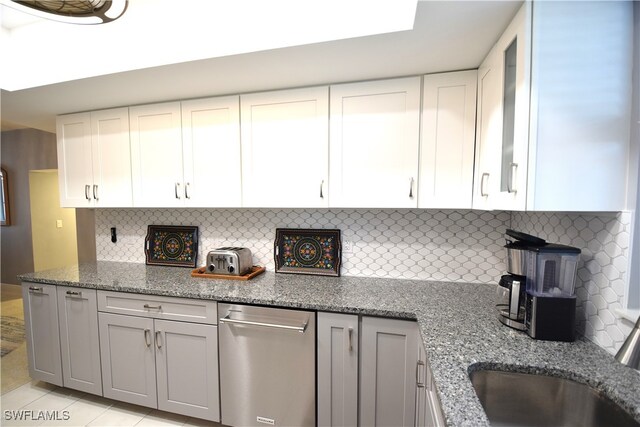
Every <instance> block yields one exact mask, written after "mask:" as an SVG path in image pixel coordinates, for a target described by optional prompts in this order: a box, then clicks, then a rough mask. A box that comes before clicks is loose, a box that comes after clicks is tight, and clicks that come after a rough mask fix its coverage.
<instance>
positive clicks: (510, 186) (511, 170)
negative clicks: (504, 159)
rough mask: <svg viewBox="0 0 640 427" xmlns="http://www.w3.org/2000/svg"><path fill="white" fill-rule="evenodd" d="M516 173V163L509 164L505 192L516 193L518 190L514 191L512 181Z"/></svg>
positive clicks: (514, 187)
mask: <svg viewBox="0 0 640 427" xmlns="http://www.w3.org/2000/svg"><path fill="white" fill-rule="evenodd" d="M517 171H518V164H517V163H511V168H509V181H508V182H507V192H508V193H516V192H517V191H518V190H517V189H516V186H515V185H514V183H513V182H514V180H515V175H516V172H517Z"/></svg>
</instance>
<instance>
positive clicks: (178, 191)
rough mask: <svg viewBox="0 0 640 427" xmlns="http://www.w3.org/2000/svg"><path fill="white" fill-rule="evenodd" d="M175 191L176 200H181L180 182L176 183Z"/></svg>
mask: <svg viewBox="0 0 640 427" xmlns="http://www.w3.org/2000/svg"><path fill="white" fill-rule="evenodd" d="M175 190H176V199H179V198H180V183H179V182H176V186H175Z"/></svg>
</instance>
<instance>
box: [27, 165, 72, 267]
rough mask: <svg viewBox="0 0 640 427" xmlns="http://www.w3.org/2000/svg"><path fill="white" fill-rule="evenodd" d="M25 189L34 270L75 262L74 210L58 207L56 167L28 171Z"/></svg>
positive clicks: (63, 265) (58, 195)
mask: <svg viewBox="0 0 640 427" xmlns="http://www.w3.org/2000/svg"><path fill="white" fill-rule="evenodd" d="M29 189H30V197H31V236H32V242H33V269H34V271H42V270H47V269H50V268H58V267H65V266H68V265H73V264H76V263H77V262H78V245H77V243H76V210H75V209H69V208H61V207H60V193H59V190H58V171H57V170H55V169H54V170H42V171H30V172H29Z"/></svg>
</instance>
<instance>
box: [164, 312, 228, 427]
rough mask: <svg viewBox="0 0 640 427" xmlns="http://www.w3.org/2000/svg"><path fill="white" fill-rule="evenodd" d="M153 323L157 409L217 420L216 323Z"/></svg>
mask: <svg viewBox="0 0 640 427" xmlns="http://www.w3.org/2000/svg"><path fill="white" fill-rule="evenodd" d="M154 323H155V325H154V326H155V333H154V338H155V343H156V373H157V380H158V409H162V410H163V411H169V412H176V413H179V414H184V415H189V416H192V417H197V418H204V419H207V420H213V421H219V420H220V408H219V404H218V402H219V401H220V396H219V389H218V327H217V326H214V325H199V324H196V323H186V322H174V321H167V320H155V321H154Z"/></svg>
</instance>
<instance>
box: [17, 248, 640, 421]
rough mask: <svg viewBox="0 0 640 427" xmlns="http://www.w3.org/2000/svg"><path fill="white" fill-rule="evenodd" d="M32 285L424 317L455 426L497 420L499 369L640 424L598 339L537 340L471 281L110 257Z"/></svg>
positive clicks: (631, 382) (52, 273) (632, 399)
mask: <svg viewBox="0 0 640 427" xmlns="http://www.w3.org/2000/svg"><path fill="white" fill-rule="evenodd" d="M19 278H20V279H21V280H23V281H30V282H40V283H52V284H57V285H67V286H80V287H86V288H96V289H104V290H112V291H121V292H135V293H141V294H153V295H166V296H175V297H185V298H199V299H211V300H216V301H227V302H237V303H248V304H262V305H271V306H279V307H294V308H304V309H312V310H320V311H334V312H341V313H357V314H363V315H374V316H385V317H394V318H405V319H415V320H417V321H418V325H419V328H420V332H421V334H422V340H423V342H424V345H425V349H426V350H427V356H428V359H429V364H430V366H431V369H432V371H433V377H434V380H435V383H436V389H437V394H438V397H439V398H440V403H441V405H442V409H443V412H444V416H445V419H446V423H447V425H449V426H479V425H489V422H488V420H487V417H486V415H485V413H484V410H483V409H482V406H481V405H480V401H479V400H478V398H477V397H476V394H475V391H474V390H473V387H472V385H471V381H470V380H469V372H471V371H473V370H477V369H485V368H494V369H503V370H510V371H518V372H525V373H545V374H549V375H554V376H560V377H565V378H570V379H574V380H577V381H579V382H583V383H587V384H589V385H591V386H593V387H595V388H596V389H598V390H600V391H602V392H603V393H604V394H605V395H607V396H608V397H609V398H611V399H612V400H614V401H615V402H617V403H619V404H620V405H621V406H622V407H623V408H624V409H625V410H626V411H627V412H629V413H630V414H632V416H633V417H634V418H635V419H636V420H639V421H640V372H638V371H635V370H633V369H631V368H628V367H625V366H623V365H621V364H620V363H618V362H616V361H615V359H614V358H613V356H612V355H610V354H608V353H607V352H606V351H605V350H603V349H601V348H600V347H598V346H597V345H595V344H594V343H592V342H590V341H588V340H586V339H579V340H577V341H575V342H573V343H563V342H551V341H537V340H533V339H531V338H530V337H529V336H527V335H526V334H524V333H522V332H518V331H515V330H512V329H510V328H508V327H506V326H503V325H501V324H500V323H499V322H498V320H497V318H496V315H495V310H494V305H495V287H494V286H490V285H478V284H469V283H449V282H427V281H417V280H400V279H380V278H363V277H339V278H338V277H321V276H302V275H288V274H275V273H272V272H266V273H264V274H262V275H260V276H258V277H256V278H254V279H253V280H250V281H248V282H244V281H235V280H211V279H203V278H192V277H190V269H184V268H175V267H158V266H147V265H144V264H133V263H120V262H105V261H100V262H97V263H89V264H81V265H79V266H74V267H68V268H62V269H56V270H48V271H42V272H37V273H29V274H23V275H20V276H19Z"/></svg>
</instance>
